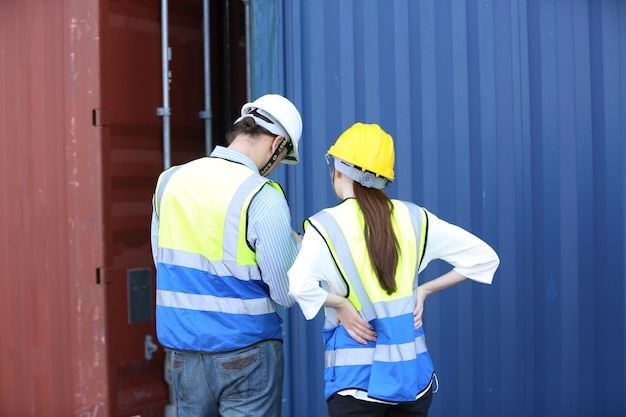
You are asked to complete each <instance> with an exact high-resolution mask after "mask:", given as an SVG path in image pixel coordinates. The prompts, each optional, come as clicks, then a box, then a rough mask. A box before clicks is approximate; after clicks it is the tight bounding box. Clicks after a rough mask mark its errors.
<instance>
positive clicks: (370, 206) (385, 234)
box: [354, 182, 400, 295]
mask: <svg viewBox="0 0 626 417" xmlns="http://www.w3.org/2000/svg"><path fill="white" fill-rule="evenodd" d="M354 196H355V197H356V200H357V201H358V203H359V206H360V207H361V211H362V212H363V217H364V218H365V226H364V230H363V233H364V234H365V242H366V244H367V251H368V252H369V255H370V260H371V261H372V267H373V268H374V272H376V276H377V277H378V282H379V283H380V286H381V287H382V288H383V289H384V290H385V291H386V292H387V294H389V295H391V294H393V293H394V292H395V291H396V289H397V286H396V268H397V267H398V258H399V255H398V254H399V252H400V245H399V244H398V239H397V237H396V234H395V233H394V231H393V226H392V224H391V215H392V214H393V205H392V204H391V200H389V197H387V194H386V193H385V191H384V190H377V189H375V188H367V187H364V186H362V185H361V184H359V183H358V182H354Z"/></svg>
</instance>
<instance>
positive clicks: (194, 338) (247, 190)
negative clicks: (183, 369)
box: [153, 157, 282, 352]
mask: <svg viewBox="0 0 626 417" xmlns="http://www.w3.org/2000/svg"><path fill="white" fill-rule="evenodd" d="M266 183H269V184H270V185H272V186H273V187H275V188H276V189H277V190H279V191H280V192H281V193H282V189H281V188H280V186H279V185H278V184H276V183H274V182H272V181H269V180H268V179H267V178H264V177H262V176H260V175H259V174H258V172H254V171H253V170H251V169H250V168H248V167H246V166H245V165H243V164H239V163H236V162H231V161H227V160H224V159H221V158H214V157H207V158H200V159H197V160H194V161H191V162H189V163H187V164H184V165H180V166H176V167H172V168H170V169H168V170H167V171H165V172H163V173H162V174H161V175H160V177H159V179H158V182H157V186H156V191H155V195H154V202H153V203H154V208H155V212H156V215H157V216H158V217H157V218H158V247H157V249H156V253H155V260H156V269H157V282H156V289H157V293H156V327H157V337H158V339H159V342H160V343H161V344H163V345H164V346H166V347H169V348H173V349H181V350H193V351H202V352H226V351H231V350H236V349H240V348H243V347H246V346H249V345H251V344H254V343H256V342H259V341H262V340H266V339H282V334H281V327H280V324H281V322H282V320H281V318H280V316H279V315H278V314H277V313H276V305H275V303H274V301H273V300H271V299H270V296H269V288H268V287H267V285H266V284H265V283H264V282H263V281H262V279H261V271H260V270H259V267H258V265H257V262H256V255H255V253H254V250H253V249H252V248H251V247H250V246H249V244H248V241H247V238H246V231H247V211H248V207H249V206H250V202H251V200H252V198H253V197H254V195H255V194H256V193H257V192H258V191H259V190H260V189H261V187H263V185H264V184H266Z"/></svg>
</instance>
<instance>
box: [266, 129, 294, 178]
mask: <svg viewBox="0 0 626 417" xmlns="http://www.w3.org/2000/svg"><path fill="white" fill-rule="evenodd" d="M292 146H293V145H291V142H290V141H289V139H287V138H286V137H285V136H283V140H282V141H281V142H280V143H279V144H278V146H277V147H276V150H275V151H274V153H273V154H272V156H271V157H270V159H269V161H267V163H266V164H265V166H263V168H261V170H260V171H259V174H261V175H263V176H265V173H266V172H267V171H268V170H269V169H270V168H271V167H272V165H274V164H275V163H276V160H277V159H278V155H280V153H281V152H282V151H283V149H285V147H287V153H289V152H291V150H292V149H293V147H292Z"/></svg>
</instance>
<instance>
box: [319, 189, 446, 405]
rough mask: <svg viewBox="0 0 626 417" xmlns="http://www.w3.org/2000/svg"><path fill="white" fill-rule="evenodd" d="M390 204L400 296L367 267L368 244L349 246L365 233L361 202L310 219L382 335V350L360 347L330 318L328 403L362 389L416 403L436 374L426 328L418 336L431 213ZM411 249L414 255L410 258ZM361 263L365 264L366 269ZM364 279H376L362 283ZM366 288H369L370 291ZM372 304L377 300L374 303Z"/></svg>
mask: <svg viewBox="0 0 626 417" xmlns="http://www.w3.org/2000/svg"><path fill="white" fill-rule="evenodd" d="M392 202H393V205H394V216H393V217H392V222H393V223H394V231H395V232H396V236H397V238H398V241H399V242H400V245H401V251H400V253H399V259H398V273H399V274H398V275H397V276H396V282H397V287H398V289H397V291H396V293H394V294H392V295H388V294H386V292H385V291H384V290H383V289H382V288H381V287H380V285H379V284H378V281H377V279H376V278H375V274H374V273H373V272H372V268H371V266H370V267H368V265H365V264H367V263H369V262H370V260H369V257H368V256H365V258H363V255H362V252H367V250H366V248H363V247H362V245H364V241H359V242H358V245H361V246H357V247H353V246H354V244H355V242H353V241H350V242H348V241H347V240H346V238H345V236H351V237H352V236H354V235H355V234H354V233H355V231H357V230H361V231H360V233H362V227H361V224H360V223H357V222H356V220H355V219H356V218H357V217H358V215H361V216H362V214H361V213H360V209H359V208H358V203H357V202H356V200H354V199H349V200H346V201H344V202H343V203H342V204H340V205H339V206H336V207H334V208H331V209H327V210H323V211H322V212H320V213H318V214H316V215H315V216H313V217H312V218H311V219H309V223H310V224H311V225H313V226H314V227H315V228H316V229H317V230H318V231H319V232H320V234H321V235H322V237H324V239H325V240H326V242H327V244H328V247H329V249H330V251H331V253H332V254H333V258H334V259H335V262H336V263H337V266H338V268H339V270H340V271H341V273H342V275H343V276H344V279H345V281H346V283H347V285H348V288H349V292H350V293H349V295H348V298H349V299H350V300H351V301H352V303H353V304H354V305H355V307H357V310H358V311H359V313H360V314H361V316H362V317H363V318H364V319H365V320H366V321H368V322H369V323H371V324H372V325H373V326H374V329H375V331H376V332H377V333H378V340H377V342H376V343H373V342H369V343H368V344H367V345H361V344H359V343H357V342H355V341H354V340H353V339H352V338H351V337H350V336H349V335H348V334H347V332H346V331H345V329H344V328H343V326H337V324H336V323H337V322H336V319H334V317H333V318H332V319H329V317H327V320H326V323H325V328H324V338H325V345H326V353H325V367H326V368H325V371H324V375H325V380H326V389H325V394H326V397H327V398H328V397H329V396H330V395H332V394H333V393H335V392H337V391H340V390H342V389H346V388H360V389H363V390H365V391H368V395H369V396H371V397H374V398H378V399H382V400H387V401H412V400H415V398H416V396H417V395H418V394H419V393H420V392H421V391H422V390H424V389H427V387H428V386H429V383H430V379H431V377H432V373H433V367H432V362H431V360H430V356H429V354H428V351H427V348H426V341H425V337H424V333H423V329H421V328H420V329H418V330H414V329H413V310H414V307H415V297H414V293H415V289H416V288H417V273H418V271H419V262H420V261H421V259H422V256H423V251H424V245H425V234H426V224H427V223H426V222H427V219H426V214H425V212H424V211H423V210H421V209H420V208H419V207H418V206H416V205H414V204H412V203H404V202H400V201H397V200H392ZM408 222H410V223H411V224H412V228H411V229H408V230H406V228H405V229H403V228H402V227H401V226H402V225H406V224H407V223H408ZM359 228H360V229H359ZM418 242H419V245H418V244H417V243H418ZM411 250H413V251H414V252H415V253H407V252H409V251H411ZM355 256H356V257H357V258H358V259H360V261H361V262H363V265H359V266H360V267H359V266H357V264H356V262H355V260H354V258H355ZM407 262H408V263H407ZM363 274H370V275H371V276H370V277H364V276H363ZM407 276H408V277H409V278H407ZM403 277H404V278H403ZM374 280H376V281H374ZM363 281H365V282H368V283H369V284H368V285H369V287H368V288H366V286H365V285H364V284H363ZM374 283H375V285H374ZM372 299H374V300H376V301H375V302H372ZM327 312H328V313H329V314H330V313H334V310H332V309H328V310H327ZM333 316H334V314H333Z"/></svg>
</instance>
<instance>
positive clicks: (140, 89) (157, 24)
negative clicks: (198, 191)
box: [93, 0, 245, 417]
mask: <svg viewBox="0 0 626 417" xmlns="http://www.w3.org/2000/svg"><path fill="white" fill-rule="evenodd" d="M209 3H210V8H211V10H210V16H211V20H210V21H211V29H210V30H211V36H210V39H211V48H210V50H211V54H212V56H211V60H210V61H211V62H212V63H213V64H214V65H213V68H212V71H211V74H212V80H211V85H212V86H213V88H212V94H213V97H212V103H213V106H212V107H213V112H212V113H213V123H212V125H213V129H212V130H213V132H212V136H213V138H216V139H218V140H215V139H214V143H216V144H217V143H220V140H221V139H222V138H223V137H224V128H225V126H226V124H225V123H224V120H226V119H232V118H233V116H234V114H235V113H234V112H235V111H236V109H237V108H238V106H239V107H240V106H241V104H242V103H243V101H244V100H245V88H244V89H243V90H242V91H241V92H239V96H235V94H234V93H235V92H236V91H238V89H237V88H235V87H234V85H235V84H237V85H239V86H245V42H243V43H241V39H240V37H239V36H237V35H238V33H237V32H235V29H236V28H238V22H239V21H241V19H244V14H243V12H242V8H243V6H241V5H240V3H241V2H240V1H232V2H221V1H220V2H216V1H211V2H209ZM227 5H229V6H232V7H231V8H227V7H226V6H227ZM227 13H228V14H227ZM202 17H203V2H202V1H200V0H196V1H192V0H170V1H169V5H168V22H169V29H168V32H169V43H170V48H171V60H170V62H169V66H170V71H171V83H170V108H171V145H172V148H171V162H172V164H173V165H176V164H180V163H184V162H186V161H189V160H191V159H194V158H197V157H200V156H203V155H205V153H206V144H205V131H204V129H205V127H204V120H203V119H201V118H200V113H201V112H202V111H203V110H204V109H205V103H204V88H203V85H204V82H203V73H204V71H203V49H204V48H203V21H202ZM235 23H237V24H235ZM102 25H103V28H102V34H103V35H102V40H101V41H102V49H103V57H102V58H103V59H102V77H101V79H102V97H103V100H102V103H103V106H102V108H100V109H94V115H93V117H94V123H95V124H96V125H98V126H101V128H102V132H103V135H102V137H103V170H104V176H103V177H104V190H105V191H104V192H105V196H104V212H105V215H104V216H105V222H106V226H105V239H106V244H105V246H106V262H105V264H106V265H105V266H104V267H103V268H102V270H101V271H100V280H101V281H102V283H103V284H104V285H105V286H106V322H107V338H108V340H107V346H108V361H107V362H108V364H109V375H110V377H109V387H110V392H111V396H110V398H111V405H110V407H111V410H112V412H111V416H116V417H117V416H120V417H131V416H142V417H146V416H163V415H164V413H165V411H164V410H165V408H166V406H167V405H168V403H170V397H169V392H168V387H167V384H166V383H165V381H164V374H163V368H164V366H163V365H164V363H163V362H164V351H163V347H162V346H161V345H160V344H159V343H158V340H157V338H156V333H155V320H154V318H155V317H154V307H155V306H154V304H155V303H154V299H155V270H154V265H153V260H152V251H151V247H150V217H151V210H152V206H151V198H152V193H153V191H154V186H155V183H156V178H157V176H158V175H159V173H160V172H161V171H162V170H163V143H162V137H163V129H162V119H161V117H160V116H158V115H157V108H159V107H162V105H163V97H162V83H161V5H160V2H158V1H144V0H133V1H131V0H111V1H109V2H108V8H107V9H106V10H104V11H103V19H102ZM242 32H243V31H242ZM225 34H228V36H225ZM240 43H241V44H242V45H243V49H242V47H241V46H239V45H238V44H240ZM234 57H237V58H234ZM227 70H228V71H229V79H228V82H227V83H225V82H224V79H225V77H224V74H225V71H227ZM238 88H239V89H240V88H241V87H238ZM241 95H243V97H241ZM220 103H228V106H225V105H223V104H220ZM231 103H232V104H231ZM235 103H236V104H235Z"/></svg>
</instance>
